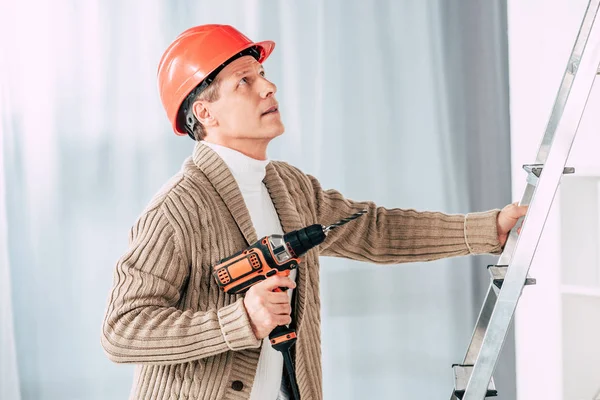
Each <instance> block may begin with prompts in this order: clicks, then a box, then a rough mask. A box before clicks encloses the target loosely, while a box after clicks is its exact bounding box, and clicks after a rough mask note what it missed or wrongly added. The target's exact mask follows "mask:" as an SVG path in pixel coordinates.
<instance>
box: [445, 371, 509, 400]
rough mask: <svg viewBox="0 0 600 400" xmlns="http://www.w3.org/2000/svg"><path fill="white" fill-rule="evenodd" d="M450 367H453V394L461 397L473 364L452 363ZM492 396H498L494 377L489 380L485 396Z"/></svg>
mask: <svg viewBox="0 0 600 400" xmlns="http://www.w3.org/2000/svg"><path fill="white" fill-rule="evenodd" d="M452 368H453V369H454V396H456V397H457V398H459V399H462V398H463V396H464V394H465V390H466V389H467V384H468V383H469V378H470V377H471V372H472V371H473V366H472V365H461V364H454V365H452ZM494 396H498V391H497V390H496V385H494V378H492V379H491V380H490V384H489V386H488V390H487V393H486V395H485V397H494Z"/></svg>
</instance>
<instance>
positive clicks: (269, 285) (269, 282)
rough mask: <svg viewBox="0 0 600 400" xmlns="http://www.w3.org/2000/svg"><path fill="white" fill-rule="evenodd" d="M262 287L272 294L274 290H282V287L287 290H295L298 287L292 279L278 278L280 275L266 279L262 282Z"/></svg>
mask: <svg viewBox="0 0 600 400" xmlns="http://www.w3.org/2000/svg"><path fill="white" fill-rule="evenodd" d="M260 285H261V286H262V287H263V288H264V289H265V290H268V291H270V292H272V291H273V290H275V289H277V288H280V287H285V288H289V289H294V288H295V287H296V283H294V281H293V280H291V279H290V278H288V277H286V276H278V275H274V276H271V277H269V278H267V279H265V280H264V281H262V282H261V283H260Z"/></svg>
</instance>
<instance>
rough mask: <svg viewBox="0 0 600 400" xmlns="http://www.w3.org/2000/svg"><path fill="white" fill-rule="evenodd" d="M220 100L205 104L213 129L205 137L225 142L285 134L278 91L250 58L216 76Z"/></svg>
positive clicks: (230, 65)
mask: <svg viewBox="0 0 600 400" xmlns="http://www.w3.org/2000/svg"><path fill="white" fill-rule="evenodd" d="M218 78H219V80H220V83H219V99H218V100H217V101H214V102H212V103H209V104H207V108H208V109H209V111H210V114H211V116H212V117H213V118H214V120H215V123H216V125H214V129H210V128H209V129H208V135H209V136H210V135H211V134H217V135H218V136H219V137H220V139H221V140H227V139H267V140H270V139H273V138H275V137H277V136H279V135H281V134H282V133H283V131H284V127H283V123H282V122H281V116H280V115H279V105H278V103H277V100H275V92H276V91H277V87H276V86H275V85H274V84H273V83H271V82H270V81H269V80H267V78H265V71H264V68H263V66H262V65H261V64H260V63H259V62H258V61H256V59H255V58H254V57H252V56H244V57H240V58H238V59H236V60H235V61H233V62H231V63H230V64H228V65H227V66H226V67H225V68H223V70H222V71H221V72H220V73H219V75H218Z"/></svg>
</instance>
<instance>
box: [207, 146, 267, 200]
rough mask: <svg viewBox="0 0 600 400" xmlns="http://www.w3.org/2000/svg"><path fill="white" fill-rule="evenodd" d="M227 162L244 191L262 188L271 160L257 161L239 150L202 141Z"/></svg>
mask: <svg viewBox="0 0 600 400" xmlns="http://www.w3.org/2000/svg"><path fill="white" fill-rule="evenodd" d="M202 144H204V145H206V146H208V147H210V148H211V149H213V150H214V152H215V153H217V154H218V155H219V156H220V157H221V159H223V161H224V162H225V164H226V165H227V167H228V168H229V170H230V171H231V174H232V175H233V177H234V178H235V181H236V182H237V184H238V186H240V188H244V189H252V188H260V187H261V185H262V182H263V180H264V179H265V175H266V171H267V165H268V164H269V162H270V161H269V160H268V159H267V160H256V159H254V158H252V157H248V156H247V155H245V154H242V153H240V152H239V151H237V150H233V149H230V148H229V147H225V146H221V145H219V144H214V143H209V142H206V141H202Z"/></svg>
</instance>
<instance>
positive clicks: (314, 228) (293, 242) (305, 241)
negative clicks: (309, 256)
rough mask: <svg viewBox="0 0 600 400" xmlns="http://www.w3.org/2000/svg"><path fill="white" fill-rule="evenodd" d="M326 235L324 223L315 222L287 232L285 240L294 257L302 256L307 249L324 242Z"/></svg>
mask: <svg viewBox="0 0 600 400" xmlns="http://www.w3.org/2000/svg"><path fill="white" fill-rule="evenodd" d="M325 237H326V236H325V231H324V229H323V225H321V224H314V225H310V226H307V227H306V228H302V229H298V230H296V231H292V232H289V233H287V234H285V235H284V236H283V240H284V241H285V243H287V244H288V248H289V250H291V251H292V252H293V253H294V257H302V256H303V255H304V254H305V253H306V252H307V251H309V250H310V249H312V248H313V247H315V246H318V245H320V244H321V243H323V241H324V240H325Z"/></svg>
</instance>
